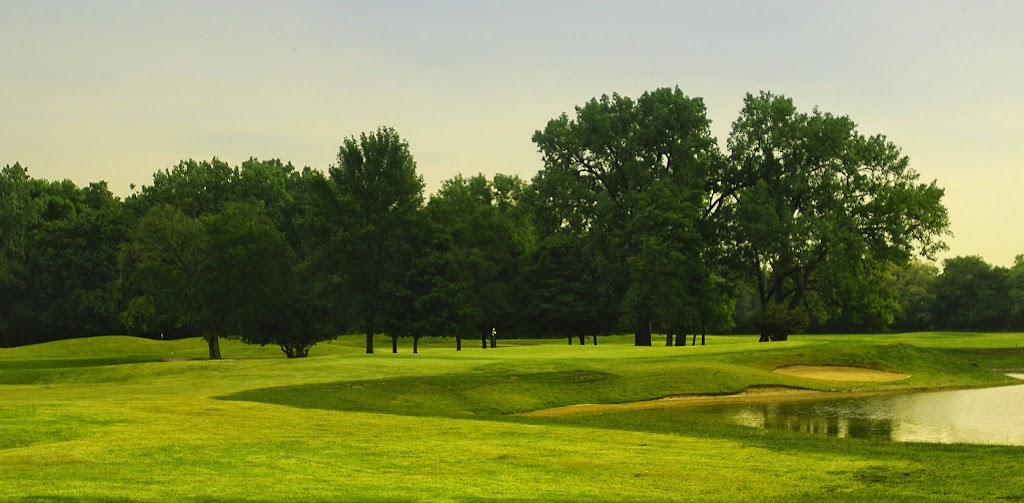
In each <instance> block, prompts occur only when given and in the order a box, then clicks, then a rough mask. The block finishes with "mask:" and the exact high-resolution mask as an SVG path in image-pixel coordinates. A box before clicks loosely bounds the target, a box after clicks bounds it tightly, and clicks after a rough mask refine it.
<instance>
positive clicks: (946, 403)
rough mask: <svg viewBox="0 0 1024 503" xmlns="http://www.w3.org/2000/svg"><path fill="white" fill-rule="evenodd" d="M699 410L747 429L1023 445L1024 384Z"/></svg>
mask: <svg viewBox="0 0 1024 503" xmlns="http://www.w3.org/2000/svg"><path fill="white" fill-rule="evenodd" d="M1014 377H1019V378H1024V376H1014ZM703 410H704V411H706V412H713V413H715V414H720V415H724V416H726V417H729V418H730V419H731V420H732V421H733V422H735V423H738V424H743V425H747V426H753V427H758V428H772V429H782V430H789V431H797V432H804V433H813V434H818V435H830V436H834V437H852V438H877V439H891V440H896V441H900V442H936V443H953V442H967V443H980V444H1002V445H1024V417H1022V416H1024V385H1016V386H1004V387H998V388H984V389H972V390H958V391H939V392H927V393H911V394H904V395H882V396H873V397H861V398H845V399H829V400H813V401H812V400H803V401H793V402H775V403H768V404H737V405H719V406H715V407H708V408H704V409H703Z"/></svg>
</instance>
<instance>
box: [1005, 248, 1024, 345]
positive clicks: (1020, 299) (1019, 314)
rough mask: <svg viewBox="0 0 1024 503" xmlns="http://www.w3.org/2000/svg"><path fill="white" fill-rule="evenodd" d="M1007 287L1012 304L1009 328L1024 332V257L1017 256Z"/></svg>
mask: <svg viewBox="0 0 1024 503" xmlns="http://www.w3.org/2000/svg"><path fill="white" fill-rule="evenodd" d="M1007 287H1008V288H1009V292H1008V297H1009V302H1010V313H1009V316H1010V326H1009V328H1011V329H1013V330H1024V255H1017V257H1016V258H1015V259H1014V261H1013V267H1011V268H1010V270H1009V271H1008V272H1007Z"/></svg>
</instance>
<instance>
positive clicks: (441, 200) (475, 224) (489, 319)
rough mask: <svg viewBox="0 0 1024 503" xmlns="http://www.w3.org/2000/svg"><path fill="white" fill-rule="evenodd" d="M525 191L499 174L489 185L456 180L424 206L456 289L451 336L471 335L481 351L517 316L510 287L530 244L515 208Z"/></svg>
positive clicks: (473, 179)
mask: <svg viewBox="0 0 1024 503" xmlns="http://www.w3.org/2000/svg"><path fill="white" fill-rule="evenodd" d="M525 190H526V185H525V183H523V181H522V180H520V179H518V178H515V177H509V176H503V175H498V176H495V177H494V181H493V182H492V181H491V180H488V179H487V178H486V177H484V176H483V175H477V176H473V177H470V178H463V177H462V176H457V177H455V178H453V179H451V180H448V181H446V182H444V183H443V184H442V186H441V189H440V190H438V192H437V194H435V195H434V196H432V197H431V198H430V201H429V203H428V204H427V207H426V210H427V216H428V218H429V219H430V224H431V228H432V229H435V231H439V232H442V233H444V240H445V243H446V246H445V253H447V254H448V255H449V258H448V259H447V261H448V262H449V263H450V268H451V270H452V271H453V272H455V274H452V275H449V278H448V282H449V283H450V285H452V287H454V288H457V289H459V290H460V292H459V294H458V295H457V296H456V297H455V298H457V299H461V301H462V303H463V305H461V306H459V307H458V308H457V309H456V310H455V311H457V312H458V313H459V316H460V319H459V320H458V321H457V322H456V323H455V328H456V334H457V335H459V336H462V335H463V334H467V335H468V334H476V335H477V336H479V337H480V338H481V340H482V341H483V345H484V347H486V345H487V342H486V341H487V340H488V339H489V337H490V335H491V331H492V329H494V328H497V329H498V330H499V331H502V332H503V333H504V332H507V331H509V330H510V329H511V327H512V325H513V322H514V320H515V318H516V316H515V314H516V311H517V309H516V308H515V305H514V303H515V295H514V288H515V284H516V281H517V276H518V273H519V269H520V267H521V264H522V261H523V260H524V257H525V256H526V254H527V253H528V251H529V247H530V246H531V245H532V234H531V233H530V231H529V229H528V228H525V227H527V226H528V220H527V219H526V217H525V215H524V214H523V212H521V211H520V209H519V205H518V200H519V199H521V197H522V194H523V192H524V191H525Z"/></svg>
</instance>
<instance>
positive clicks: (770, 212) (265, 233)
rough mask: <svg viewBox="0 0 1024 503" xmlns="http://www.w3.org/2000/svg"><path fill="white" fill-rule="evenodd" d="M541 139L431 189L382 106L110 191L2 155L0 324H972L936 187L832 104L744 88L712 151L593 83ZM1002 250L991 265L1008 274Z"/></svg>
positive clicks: (701, 136) (616, 328)
mask: <svg viewBox="0 0 1024 503" xmlns="http://www.w3.org/2000/svg"><path fill="white" fill-rule="evenodd" d="M533 141H534V142H535V143H536V145H537V147H538V150H539V151H540V153H541V157H542V161H543V167H542V168H541V169H540V170H539V172H538V173H537V175H536V176H534V177H533V178H532V179H531V180H529V181H525V180H522V179H520V178H518V177H515V176H508V175H501V174H498V175H494V176H493V177H486V176H484V175H475V176H461V175H460V176H456V177H455V178H453V179H451V180H447V181H445V182H444V183H443V184H442V185H441V187H440V189H439V190H438V191H437V192H436V193H434V194H432V195H430V196H429V197H426V196H425V194H424V183H423V179H422V177H421V176H420V175H419V174H418V173H417V171H416V164H415V161H414V158H413V155H412V153H411V151H410V147H409V145H408V143H407V142H406V141H405V140H403V139H402V138H401V137H400V136H399V134H398V133H397V132H396V131H395V130H393V129H391V128H386V127H385V128H380V129H378V130H376V131H372V132H366V133H362V134H359V135H358V136H352V137H349V138H346V139H345V140H344V141H343V143H342V145H341V146H340V148H339V151H338V157H337V161H336V163H335V164H333V165H332V166H330V167H329V168H328V169H327V170H326V171H320V170H316V169H311V168H303V169H297V168H296V167H294V166H292V165H291V164H290V163H286V162H282V161H280V160H258V159H250V160H248V161H246V162H243V163H242V164H241V165H239V166H230V165H228V164H227V163H224V162H222V161H220V160H218V159H216V158H215V159H212V160H210V161H194V160H189V161H183V162H181V163H179V164H178V165H176V166H174V167H172V168H168V169H164V170H161V171H158V172H157V173H155V174H154V175H153V181H152V183H151V184H149V185H145V186H143V187H141V188H140V190H138V191H135V192H134V193H133V194H132V195H131V196H129V197H127V198H124V199H123V200H122V199H119V198H117V197H114V196H113V195H112V194H111V192H110V190H109V189H108V187H107V185H106V184H105V183H104V182H96V183H90V184H89V185H87V186H85V187H77V186H76V185H75V184H73V183H71V182H70V181H67V180H64V181H47V180H41V179H34V178H32V177H30V176H29V174H28V171H27V169H26V168H25V167H23V166H21V165H20V164H14V165H8V166H6V167H5V168H3V171H2V176H0V194H2V198H0V221H2V225H3V227H2V229H3V233H2V235H0V287H2V288H0V292H2V293H0V296H2V299H0V301H2V307H0V344H2V345H3V346H12V345H19V344H28V343H33V342H39V341H45V340H53V339H60V338H68V337H79V336H87V335H97V334H106V333H131V334H137V335H146V336H150V337H182V336H196V335H201V336H203V337H204V338H205V339H206V340H207V342H208V344H209V352H210V357H211V358H219V357H220V346H219V340H220V338H221V337H225V336H229V337H239V338H241V339H242V340H244V341H247V342H250V343H256V344H274V345H277V346H279V347H280V348H281V350H282V351H283V352H284V353H285V354H287V355H288V356H289V357H301V356H305V355H306V354H308V351H309V348H310V347H311V346H313V345H314V344H316V343H317V342H319V341H323V340H328V339H331V338H334V337H335V336H336V335H337V334H339V333H346V332H352V331H359V332H362V333H364V334H365V336H366V351H367V352H368V353H372V352H373V351H374V347H373V342H374V336H376V335H380V334H383V335H387V336H390V338H391V341H392V351H397V344H398V340H399V338H405V337H407V338H411V339H412V342H413V351H416V350H417V347H418V342H419V339H420V338H421V337H423V336H448V337H452V338H453V339H454V341H455V345H456V347H457V348H459V349H461V346H462V343H463V340H465V339H479V341H480V343H481V344H482V345H483V347H487V346H488V345H489V344H490V345H491V346H493V345H494V344H495V343H496V341H495V337H494V334H495V332H497V333H499V334H503V335H505V334H516V335H517V336H561V337H566V338H568V340H569V343H570V344H571V343H572V341H573V339H574V338H576V339H579V342H580V343H581V344H582V343H583V342H584V341H585V337H587V336H595V338H594V342H595V343H596V341H597V339H596V335H598V334H606V333H621V332H631V333H633V334H635V342H636V344H637V345H650V344H652V336H653V334H655V333H657V334H664V335H665V336H666V343H668V344H676V345H682V344H685V343H686V336H687V335H692V336H693V341H692V343H696V336H697V335H701V336H702V343H703V335H704V334H706V333H709V332H722V331H726V330H730V329H733V330H749V331H752V332H755V333H759V334H760V337H761V340H763V341H772V340H785V339H786V338H787V337H788V335H790V334H792V333H796V332H800V331H803V330H806V329H808V328H810V329H815V328H820V327H828V326H830V325H829V324H832V326H842V327H857V328H859V327H868V328H872V329H884V328H887V327H890V326H892V327H894V328H924V327H928V328H945V327H946V326H948V327H949V328H974V327H968V326H967V325H962V324H959V323H961V322H960V321H955V322H954V321H952V320H951V319H950V318H946V317H944V316H947V315H948V314H949V313H951V312H952V310H950V309H947V308H940V307H935V306H939V305H940V304H939V303H940V302H947V301H946V300H942V301H940V300H939V299H946V297H943V295H947V294H941V295H940V293H939V292H940V291H941V289H940V285H942V284H943V281H945V280H944V279H943V278H945V277H946V276H947V275H948V274H949V273H947V272H943V273H942V274H941V275H940V274H933V275H932V276H931V278H932V279H931V280H926V279H921V278H919V277H918V276H922V275H924V276H927V274H924V273H921V274H918V272H920V271H922V270H924V269H926V268H927V267H930V266H926V265H921V264H922V263H920V262H915V261H913V257H915V256H921V257H924V258H925V259H929V258H934V256H935V254H936V253H937V252H938V251H941V250H943V249H944V246H945V245H944V244H943V243H942V241H941V237H942V236H943V235H944V234H945V233H946V232H947V229H948V217H947V214H946V210H945V208H944V207H943V205H942V203H941V198H942V195H943V190H942V189H941V188H939V187H938V186H937V184H936V183H935V182H931V183H922V182H920V181H919V178H920V177H919V175H918V174H917V173H916V172H915V171H914V170H912V169H911V168H910V167H909V160H908V159H907V157H906V156H904V155H902V154H901V152H900V151H899V149H898V147H896V146H895V145H894V144H892V143H891V142H889V141H888V140H887V139H886V138H885V137H884V136H881V135H875V136H864V135H862V134H860V133H859V132H858V131H857V128H856V124H855V123H854V122H853V121H852V120H851V119H849V118H848V117H846V116H835V115H832V114H830V113H824V112H821V111H819V110H818V109H814V110H812V111H811V112H801V111H799V110H797V108H796V107H795V105H794V104H793V101H792V100H791V99H790V98H787V97H785V96H779V95H775V94H772V93H767V92H762V93H759V94H757V95H754V94H748V95H747V96H746V98H745V100H744V106H743V109H742V110H741V111H740V114H739V117H738V118H737V120H736V121H735V122H734V123H733V126H732V132H731V134H730V136H729V138H728V141H727V149H726V150H725V151H723V150H722V149H721V148H720V146H719V144H718V142H717V140H716V139H715V138H714V137H712V135H711V134H710V121H709V120H708V118H707V114H706V110H705V107H704V103H703V100H701V99H700V98H693V97H689V96H686V95H685V94H684V93H683V92H682V91H681V90H679V89H678V88H674V89H672V88H662V89H656V90H654V91H650V92H646V93H644V94H643V95H642V96H640V97H639V98H637V99H632V98H628V97H624V96H620V95H618V94H613V95H611V96H607V95H606V96H602V97H600V98H594V99H592V100H590V101H588V102H586V103H585V104H583V105H581V106H578V107H576V109H575V113H574V115H573V116H569V115H568V114H562V115H560V116H559V117H556V118H554V119H552V120H550V121H549V122H548V123H547V124H546V126H545V127H544V128H542V129H540V130H538V131H536V132H535V134H534V135H533ZM133 189H134V187H133ZM968 259H970V258H968ZM968 259H962V260H968ZM958 260H961V259H955V260H953V261H952V262H950V261H947V263H946V268H947V269H949V268H950V264H953V270H956V268H957V267H959V265H958V264H959V262H957V261H958ZM1019 262H1020V260H1018V263H1019ZM929 270H930V269H929ZM1014 270H1016V266H1015V269H1014ZM998 274H1002V275H1003V276H1005V277H1006V278H1007V279H1006V280H1005V281H1004V282H1003V283H1002V284H1003V285H1005V286H1006V288H1010V285H1011V284H1015V283H1013V281H1015V280H1011V278H1019V276H1020V275H1019V274H1017V273H1012V274H1011V272H1010V271H1008V272H1006V273H1005V274H1003V273H998ZM998 274H997V275H998ZM1014 274H1017V275H1016V276H1014ZM919 280H920V281H925V282H926V281H931V283H928V285H927V288H925V289H926V290H928V291H929V292H934V297H935V300H934V303H933V304H928V305H929V306H932V307H929V308H928V309H931V310H930V311H927V313H928V314H927V316H926V319H927V323H925V322H924V321H922V320H924V318H921V316H924V315H922V314H921V313H922V312H924V311H922V309H925V308H923V307H921V306H922V305H924V304H927V303H928V302H930V301H929V300H928V299H930V298H931V297H927V296H925V297H926V298H925V297H921V296H919V295H917V292H918V290H919V289H920V288H924V287H921V286H920V285H918V284H916V283H915V282H918V281H919ZM957 288H959V287H957ZM910 290H913V291H914V292H915V293H914V294H908V293H907V292H908V291H910ZM948 290H949V292H958V291H962V289H961V290H957V289H956V288H954V287H952V286H951V287H949V288H948ZM1007 291H1009V290H1007ZM915 295H917V296H915ZM948 295H954V293H948ZM994 295H998V294H994ZM1014 295H1016V294H1014ZM1011 297H1012V296H1008V297H1006V298H1011ZM1015 298H1019V296H1018V297H1015ZM948 302H956V301H948ZM1004 304H1005V305H1006V306H1011V305H1015V304H1012V302H1009V301H1007V302H1005V303H1004ZM1013 309H1018V308H1011V307H1007V308H1006V311H1005V312H1006V313H1007V314H1005V315H999V316H1002V318H1000V320H1002V321H1003V322H1005V323H1011V322H1012V320H1016V319H1018V318H1019V309H1018V311H1013ZM1011 312H1013V313H1017V314H1008V313H1011ZM1014 316H1017V317H1018V318H1014ZM972 319H973V318H972ZM990 321H991V320H990ZM964 323H967V322H964ZM970 323H973V321H972V322H970ZM986 323H988V321H986ZM992 323H996V322H995V321H992ZM947 324H948V325H947ZM958 324H959V325H958ZM1005 326H1007V327H1008V326H1009V325H1005ZM986 327H988V325H986ZM993 327H994V325H993ZM978 328H984V327H978Z"/></svg>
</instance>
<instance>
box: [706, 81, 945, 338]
mask: <svg viewBox="0 0 1024 503" xmlns="http://www.w3.org/2000/svg"><path fill="white" fill-rule="evenodd" d="M728 143H729V149H730V156H731V157H730V161H731V162H730V163H729V164H728V168H727V170H726V172H725V173H724V175H723V178H722V183H723V187H722V192H723V194H725V195H727V199H726V200H725V202H726V203H727V204H726V205H725V207H727V209H728V216H727V221H728V222H729V229H730V231H731V233H732V236H731V237H732V240H733V241H734V243H735V250H734V252H735V258H736V259H737V263H738V265H739V267H740V268H741V269H742V270H743V271H745V272H744V274H747V275H749V276H750V277H752V278H753V279H754V283H755V284H756V286H757V290H758V295H759V299H760V304H761V315H760V321H759V325H760V330H761V341H775V340H786V339H787V337H788V335H789V334H790V333H794V332H797V331H800V330H802V329H803V328H804V327H805V326H806V324H807V319H808V316H819V317H824V316H828V315H830V314H832V315H834V314H837V313H836V311H837V310H838V307H839V306H841V305H842V302H840V301H841V299H844V298H846V297H848V296H849V295H859V296H864V295H873V294H881V293H883V292H880V291H879V290H878V289H877V288H875V286H877V285H883V284H885V282H881V281H878V278H877V277H876V276H877V273H878V272H879V271H884V270H886V269H887V268H886V266H887V265H888V264H896V265H902V264H905V263H907V261H908V260H910V258H911V256H912V255H913V254H914V252H919V253H921V254H922V255H924V256H925V257H932V256H933V255H934V254H935V253H936V252H937V251H939V250H942V249H944V247H945V245H944V243H943V242H942V241H941V240H940V238H941V236H942V235H943V234H945V233H946V232H947V229H948V226H949V220H948V217H947V214H946V209H945V207H944V206H943V205H942V195H943V190H942V189H941V188H939V187H938V186H937V185H936V183H935V182H934V181H933V182H931V183H920V182H919V181H918V180H919V175H918V174H917V173H916V172H915V171H914V170H913V169H911V168H910V167H909V163H910V161H909V159H908V158H907V157H906V156H904V155H903V154H902V153H901V152H900V150H899V148H897V147H896V145H894V144H893V143H892V142H890V141H888V140H887V139H886V138H885V137H884V136H881V135H876V136H870V137H866V136H863V135H861V134H860V133H859V132H858V131H857V128H856V124H855V123H854V122H853V120H851V119H850V118H849V117H846V116H835V115H832V114H830V113H823V112H820V111H819V110H817V109H815V110H813V111H812V112H811V113H809V114H808V113H802V112H799V111H797V109H796V107H795V106H794V105H793V101H792V100H791V99H789V98H787V97H784V96H777V95H774V94H771V93H767V92H762V93H760V94H758V95H756V96H755V95H752V94H748V95H747V96H746V98H745V99H744V106H743V109H742V110H741V112H740V116H739V118H738V119H737V120H736V122H735V123H733V127H732V133H731V135H730V137H729V142H728ZM851 292H853V293H851ZM890 305H891V306H892V308H895V303H894V302H892V303H890Z"/></svg>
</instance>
